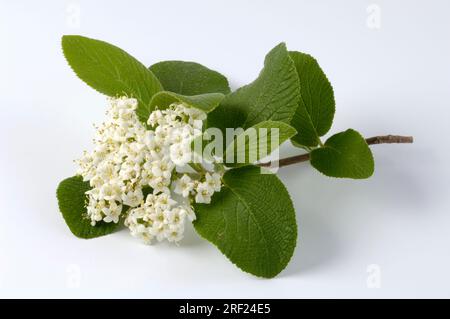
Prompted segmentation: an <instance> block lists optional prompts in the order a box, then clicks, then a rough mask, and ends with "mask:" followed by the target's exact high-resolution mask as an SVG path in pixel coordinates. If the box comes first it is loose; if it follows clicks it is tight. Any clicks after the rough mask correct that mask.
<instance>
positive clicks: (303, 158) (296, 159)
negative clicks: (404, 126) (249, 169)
mask: <svg viewBox="0 0 450 319" xmlns="http://www.w3.org/2000/svg"><path fill="white" fill-rule="evenodd" d="M366 142H367V144H369V145H375V144H393V143H400V144H402V143H412V142H413V137H412V136H401V135H383V136H374V137H369V138H366ZM309 158H310V156H309V153H307V154H301V155H295V156H291V157H286V158H282V159H280V160H279V161H274V162H267V163H260V164H258V166H261V167H271V166H278V167H283V166H288V165H292V164H296V163H301V162H307V161H309Z"/></svg>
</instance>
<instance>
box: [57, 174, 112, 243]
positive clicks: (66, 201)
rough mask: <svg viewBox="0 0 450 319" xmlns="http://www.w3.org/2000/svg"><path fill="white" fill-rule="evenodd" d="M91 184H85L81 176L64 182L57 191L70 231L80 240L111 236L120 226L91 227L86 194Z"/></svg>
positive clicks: (106, 224)
mask: <svg viewBox="0 0 450 319" xmlns="http://www.w3.org/2000/svg"><path fill="white" fill-rule="evenodd" d="M89 189H90V187H89V182H83V178H82V177H81V176H73V177H70V178H67V179H65V180H63V181H62V182H61V183H60V184H59V185H58V189H57V190H56V196H57V198H58V205H59V210H60V211H61V213H62V215H63V218H64V220H65V221H66V224H67V226H69V229H70V231H71V232H72V233H73V234H74V235H75V236H77V237H80V238H86V239H88V238H95V237H100V236H104V235H107V234H110V233H112V232H114V231H116V230H117V229H118V228H119V224H115V223H105V222H97V224H96V225H95V226H92V225H91V221H90V219H89V218H88V217H87V214H86V207H85V203H86V200H87V196H86V192H87V191H88V190H89Z"/></svg>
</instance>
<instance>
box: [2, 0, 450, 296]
mask: <svg viewBox="0 0 450 319" xmlns="http://www.w3.org/2000/svg"><path fill="white" fill-rule="evenodd" d="M371 3H372V2H371V1H363V0H353V1H333V0H329V1H323V0H322V1H319V0H315V1H299V0H292V1H279V0H278V1H274V0H271V1H243V0H233V1H231V0H227V1H207V0H204V1H196V0H191V1H181V0H180V1H167V0H164V1H130V0H127V1H111V0H109V1H106V0H105V1H71V2H68V1H49V0H41V1H31V0H30V1H24V0H22V1H6V0H2V1H1V4H0V39H1V49H0V90H1V94H0V101H1V103H0V108H1V113H0V114H1V115H0V116H1V122H0V204H1V209H0V215H1V216H0V220H1V222H0V296H2V297H182V298H184V297H190V298H194V297H267V298H269V297H270V298H281V297H297V298H298V297H360V298H369V297H450V288H449V287H450V274H449V271H450V235H449V233H450V209H449V208H450V205H449V203H450V200H449V195H450V193H449V179H450V172H449V154H450V152H449V147H448V144H449V135H450V128H449V127H450V125H449V124H450V123H449V117H450V116H449V115H450V111H449V107H450V105H449V100H450V93H449V92H450V63H449V58H450V45H449V31H450V19H449V15H450V3H449V2H448V1H446V0H442V1H438V0H435V1H425V0H423V1H412V0H404V1H403V0H402V1H400V0H390V1H387V0H386V1H381V0H379V1H376V2H375V4H376V5H378V7H373V6H371V7H370V6H369V5H370V4H371ZM368 8H369V12H368V11H367V10H368ZM374 8H375V9H374ZM377 8H378V9H381V11H380V14H381V15H380V25H379V26H380V28H373V26H374V25H373V24H370V23H369V24H368V23H367V20H368V18H369V16H370V15H371V14H376V12H375V13H374V11H371V10H375V11H376V10H377ZM78 13H79V16H78V15H77V14H78ZM63 34H82V35H85V36H89V37H93V38H98V39H102V40H105V41H108V42H111V43H113V44H116V45H118V46H119V47H122V48H123V49H125V50H127V51H128V52H129V53H131V54H132V55H134V56H135V57H136V58H138V59H139V60H140V61H142V62H143V63H144V64H147V65H150V64H152V63H154V62H157V61H160V60H169V59H180V60H193V61H198V62H200V63H202V64H204V65H206V66H208V67H210V68H212V69H216V70H218V71H220V72H222V73H223V74H225V75H226V76H228V78H229V79H230V82H231V85H232V87H233V88H237V87H238V86H240V85H242V84H245V83H248V82H250V81H251V80H253V79H254V78H255V77H256V76H257V74H258V72H259V70H260V68H261V67H262V63H263V58H264V55H265V54H266V53H267V52H268V51H269V50H270V49H271V48H272V47H273V46H275V45H276V44H278V43H279V42H281V41H285V42H286V43H287V45H288V47H289V49H291V50H299V51H303V52H308V53H310V54H312V55H314V56H315V57H316V58H317V59H318V61H319V63H320V64H321V66H322V67H323V69H324V70H325V72H326V73H327V75H328V77H329V79H330V81H331V83H332V84H333V86H334V89H335V95H336V101H337V113H336V117H335V120H334V126H333V129H332V132H338V131H341V130H344V129H346V128H348V127H353V128H355V129H357V130H360V131H361V132H362V134H363V135H365V136H373V135H378V134H388V133H393V134H408V135H409V134H410V135H414V137H415V143H414V144H413V145H379V146H374V147H373V151H374V155H375V159H376V172H375V175H374V176H373V178H371V179H369V180H364V181H353V180H337V179H336V180H334V179H329V178H326V177H324V176H322V175H320V174H319V173H317V172H316V171H314V170H313V169H312V168H311V167H310V165H309V164H301V165H296V166H292V167H288V168H284V169H282V170H281V171H280V174H279V175H280V177H281V179H282V180H283V181H284V183H285V184H286V185H287V187H288V189H289V191H290V193H291V195H292V198H293V201H294V205H295V208H296V210H297V217H298V223H299V240H298V245H297V249H296V251H295V254H294V256H293V259H292V261H291V263H290V264H289V265H288V267H287V268H286V270H285V271H283V272H282V273H281V274H280V275H279V276H278V277H277V278H275V279H272V280H264V279H259V278H256V277H253V276H251V275H248V274H246V273H243V272H241V271H240V270H238V269H237V268H236V267H235V266H233V265H232V264H231V263H230V262H229V261H228V260H227V259H226V258H225V257H224V256H223V255H221V253H220V252H219V251H218V250H216V249H215V248H214V247H213V246H212V245H210V244H209V243H208V242H205V241H202V240H201V239H200V238H199V237H198V236H197V235H196V234H195V233H194V232H193V231H192V230H191V229H189V231H188V234H187V237H186V239H185V240H184V241H183V242H182V244H181V245H180V247H176V246H173V245H168V244H157V245H154V246H150V247H149V246H145V245H143V244H141V243H140V242H139V241H137V240H136V239H134V238H132V237H131V236H130V235H129V234H128V233H127V231H123V232H120V233H118V234H114V235H110V236H107V237H103V238H99V239H94V240H89V241H86V240H80V239H77V238H75V237H74V236H73V235H72V234H71V233H70V231H69V229H68V228H67V227H66V225H65V224H64V221H63V219H62V217H61V215H60V213H59V211H58V208H57V202H56V198H55V189H56V186H57V184H58V182H59V181H60V180H62V179H63V178H65V177H68V176H72V175H73V173H74V171H75V165H74V164H73V163H72V160H73V159H75V158H77V157H78V156H79V155H80V154H81V152H82V150H83V149H89V148H90V147H91V138H92V136H93V133H94V131H93V128H92V123H93V122H100V121H101V120H102V118H103V113H104V110H105V98H104V97H103V96H101V95H100V94H98V93H96V92H95V91H94V90H92V89H91V88H89V87H88V86H86V85H85V84H84V83H83V82H81V81H80V80H79V79H77V78H76V76H75V75H74V74H73V73H72V71H71V70H70V68H69V67H68V66H67V64H66V62H65V60H64V58H63V55H62V53H61V48H60V37H61V36H62V35H63ZM296 152H298V151H297V150H294V149H293V148H292V147H290V146H287V147H284V148H283V154H285V155H288V154H289V155H290V154H294V153H296ZM370 265H376V266H372V267H374V268H371V267H370ZM378 270H379V275H380V277H379V279H380V284H381V285H380V287H379V288H370V287H371V286H370V285H369V286H368V285H367V281H368V279H369V281H370V278H373V275H376V274H377V273H378ZM371 275H372V277H370V276H371Z"/></svg>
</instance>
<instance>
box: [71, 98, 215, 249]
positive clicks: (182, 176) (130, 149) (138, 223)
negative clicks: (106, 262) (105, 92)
mask: <svg viewBox="0 0 450 319" xmlns="http://www.w3.org/2000/svg"><path fill="white" fill-rule="evenodd" d="M109 102H110V107H109V109H108V111H107V113H106V115H107V120H106V122H104V123H103V124H101V125H100V126H99V127H97V128H96V129H97V135H96V138H95V139H94V144H95V148H94V151H93V152H91V153H88V152H84V154H83V156H82V158H81V159H79V160H78V161H76V162H77V163H78V165H79V170H78V174H80V175H81V176H83V179H84V180H85V181H89V183H90V186H91V187H92V188H91V190H89V191H88V192H87V195H88V197H89V202H88V203H87V214H88V217H89V218H90V220H91V224H92V225H93V226H95V224H96V223H97V222H100V221H103V222H106V223H110V222H114V223H118V222H119V220H120V219H121V218H124V220H125V225H126V226H127V227H128V228H129V229H130V231H131V234H132V235H133V236H135V237H139V238H142V239H143V240H144V242H146V243H151V242H152V240H153V239H154V238H156V239H157V240H158V241H161V240H163V239H167V240H168V241H172V242H177V241H179V240H180V239H181V238H182V236H183V232H184V223H185V220H186V218H187V219H189V220H191V221H192V220H194V219H195V213H194V211H193V209H192V206H191V204H192V203H193V202H194V201H195V202H197V203H209V202H210V201H211V196H212V195H213V194H214V192H218V191H220V188H221V177H222V175H221V173H219V172H215V171H214V170H212V169H211V168H210V167H209V168H208V169H207V168H206V166H207V165H200V164H196V165H195V167H196V169H195V170H194V169H192V168H191V166H190V163H191V162H192V157H193V153H192V152H191V143H192V140H193V139H194V138H195V137H197V136H199V135H201V134H202V126H203V121H204V120H205V119H206V114H205V113H204V112H202V111H200V110H197V109H194V108H189V107H186V106H185V105H183V104H181V103H174V104H172V105H171V106H170V107H169V108H167V109H165V110H155V111H153V112H152V113H151V114H150V117H149V119H148V124H149V126H150V127H151V129H147V128H146V127H145V126H144V125H143V124H142V123H141V122H139V120H138V117H137V115H136V112H135V111H136V108H137V101H136V100H135V99H131V98H126V97H122V98H112V99H109ZM210 166H211V165H210ZM147 190H150V191H149V192H148V191H147ZM147 193H149V194H148V195H145V194H147Z"/></svg>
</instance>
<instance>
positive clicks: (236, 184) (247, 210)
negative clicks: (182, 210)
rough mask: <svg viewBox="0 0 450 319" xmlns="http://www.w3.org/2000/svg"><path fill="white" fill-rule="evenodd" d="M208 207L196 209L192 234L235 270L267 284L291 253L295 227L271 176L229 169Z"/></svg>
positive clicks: (278, 183)
mask: <svg viewBox="0 0 450 319" xmlns="http://www.w3.org/2000/svg"><path fill="white" fill-rule="evenodd" d="M223 183H224V186H223V188H222V191H221V192H219V193H216V194H215V195H214V196H213V198H212V201H211V204H206V205H205V204H197V205H195V211H196V214H197V219H196V221H195V222H194V226H195V229H196V230H197V232H198V233H199V234H200V235H201V236H202V237H204V238H205V239H207V240H209V241H210V242H212V243H213V244H214V245H216V246H217V247H218V248H219V249H220V251H221V252H222V253H223V254H225V255H226V256H227V257H228V258H229V259H230V260H231V261H232V262H233V263H234V264H236V265H237V266H238V267H239V268H241V269H242V270H244V271H246V272H249V273H251V274H253V275H256V276H260V277H266V278H271V277H274V276H276V275H277V274H278V273H280V272H281V271H282V270H283V269H284V268H285V267H286V265H287V264H288V262H289V260H290V259H291V257H292V254H293V253H294V249H295V245H296V241H297V223H296V220H295V211H294V207H293V205H292V201H291V198H290V197H289V194H288V192H287V190H286V188H285V187H284V185H283V184H282V183H281V181H280V180H279V179H278V178H277V177H276V176H275V175H273V174H261V172H260V168H258V167H255V166H245V167H241V168H236V169H232V170H230V171H228V172H226V173H225V175H224V177H223Z"/></svg>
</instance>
